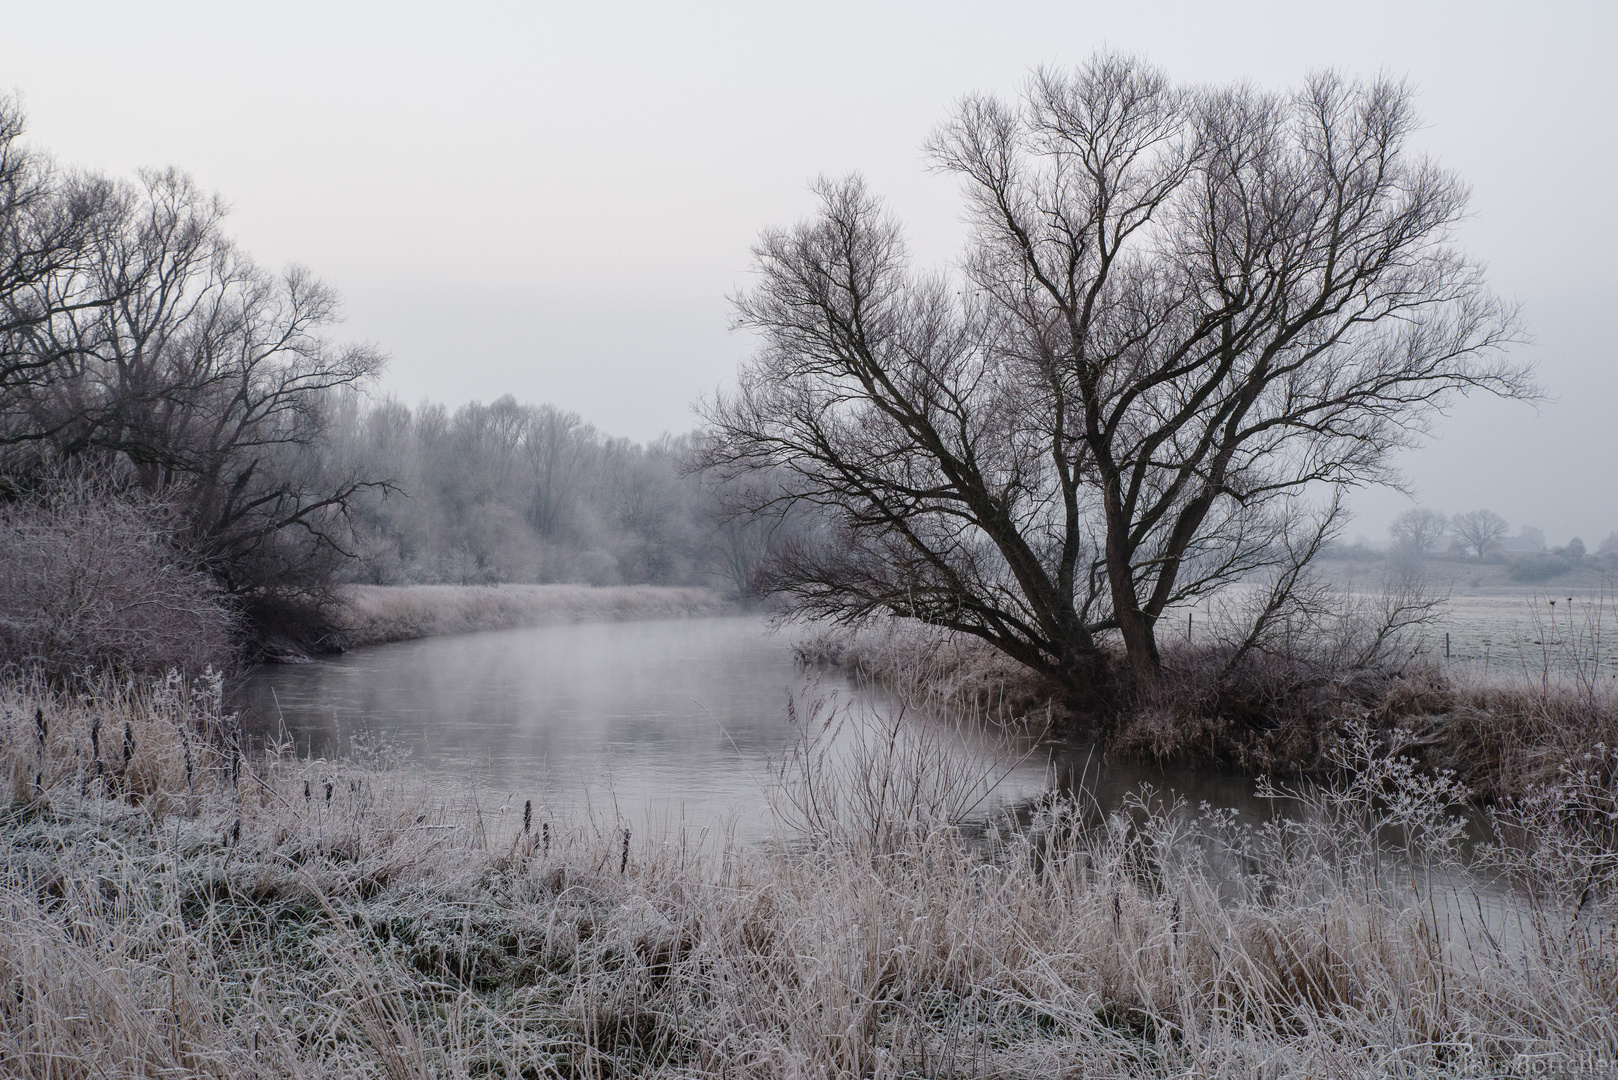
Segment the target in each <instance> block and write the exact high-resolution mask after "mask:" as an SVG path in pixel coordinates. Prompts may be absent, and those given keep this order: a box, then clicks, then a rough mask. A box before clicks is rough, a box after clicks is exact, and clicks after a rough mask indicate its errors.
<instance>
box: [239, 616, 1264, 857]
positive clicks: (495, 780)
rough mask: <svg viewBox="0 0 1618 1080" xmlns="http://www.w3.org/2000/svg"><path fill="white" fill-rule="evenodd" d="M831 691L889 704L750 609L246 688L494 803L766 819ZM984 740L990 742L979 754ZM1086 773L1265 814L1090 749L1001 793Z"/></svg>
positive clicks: (265, 675)
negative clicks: (776, 786)
mask: <svg viewBox="0 0 1618 1080" xmlns="http://www.w3.org/2000/svg"><path fill="white" fill-rule="evenodd" d="M811 680H814V681H817V682H818V687H817V688H816V689H815V690H814V691H812V692H813V693H818V694H834V695H836V698H837V699H838V700H839V701H842V702H846V703H850V704H852V705H853V706H854V707H856V708H873V709H885V708H889V707H891V703H890V702H887V701H886V700H884V699H883V698H881V697H880V696H879V695H873V694H870V693H867V692H865V691H861V690H858V689H856V688H854V687H853V686H851V685H850V684H849V683H848V682H847V681H845V680H842V679H840V678H838V677H836V676H833V675H827V674H822V675H819V676H814V675H806V674H805V673H804V672H802V671H801V670H800V669H799V668H798V667H797V665H796V663H795V662H794V660H793V656H792V650H791V646H790V642H789V641H788V639H787V638H786V637H785V636H783V635H779V634H775V633H772V632H771V631H770V630H769V629H768V627H767V626H766V625H765V623H764V622H763V620H762V619H759V618H757V617H753V616H736V617H726V618H707V619H688V620H665V621H647V622H621V623H581V624H572V625H563V626H547V627H537V628H530V629H519V630H502V631H492V632H488V633H480V634H466V635H460V636H455V637H442V638H430V639H426V640H422V641H411V642H403V643H400V644H396V645H384V646H377V647H374V648H368V649H361V650H357V651H355V652H353V653H349V654H348V655H345V656H341V657H335V658H331V659H324V660H320V661H317V662H316V663H313V664H308V665H299V666H293V667H264V668H261V669H259V670H258V671H256V672H255V673H254V674H253V676H252V677H251V678H250V680H249V682H248V686H247V688H246V691H245V692H246V696H247V705H248V707H249V711H250V714H251V715H252V717H253V723H254V724H255V726H256V733H257V734H259V735H260V736H269V735H274V734H276V733H278V732H281V731H284V733H285V735H286V736H288V737H290V738H291V739H292V740H293V741H294V742H295V743H296V745H297V748H298V750H299V751H300V752H302V753H308V754H312V755H315V756H327V757H330V756H336V755H340V754H342V753H345V752H347V751H348V750H349V748H350V747H351V746H352V742H353V737H354V736H356V735H361V736H364V737H366V738H370V739H383V740H387V741H389V742H391V743H393V744H394V745H397V746H399V747H401V748H403V749H406V750H408V751H409V752H410V756H411V760H412V761H413V762H415V763H417V764H419V765H421V766H424V767H425V768H427V769H428V770H430V771H432V772H434V773H437V774H439V775H443V776H446V777H450V778H453V779H454V780H456V781H457V782H459V783H464V784H469V785H473V786H474V787H475V789H476V790H478V791H479V792H480V793H483V794H486V795H488V796H490V797H492V798H494V799H496V800H501V799H504V798H505V797H507V796H510V797H512V798H515V799H517V800H519V801H520V800H523V799H529V798H532V799H534V800H535V803H536V805H541V806H549V807H551V808H553V809H556V810H564V809H570V808H579V807H586V808H589V809H593V810H596V811H600V812H607V813H617V814H624V815H628V816H633V817H641V816H642V815H645V814H648V813H650V814H651V815H653V816H654V817H655V818H657V819H661V820H665V821H672V820H681V819H683V820H686V821H693V822H707V821H711V820H712V819H714V818H715V817H716V816H718V817H726V818H732V817H733V818H734V819H735V820H736V822H737V825H738V827H739V828H740V829H741V831H743V832H744V833H753V834H755V835H756V834H757V833H759V832H761V831H762V830H763V828H764V821H763V819H764V818H765V816H766V809H767V802H766V797H765V785H766V778H767V774H768V768H769V763H770V761H771V760H772V759H773V760H779V759H780V757H781V756H782V755H783V754H784V753H785V752H787V750H788V749H789V748H790V747H791V746H792V745H793V743H794V741H795V739H796V737H797V735H798V732H797V731H795V730H794V728H793V725H792V722H791V721H790V720H789V719H788V711H787V708H786V704H787V700H788V697H789V695H791V694H794V693H798V694H800V695H801V694H803V693H804V691H805V687H806V684H807V683H809V682H810V681H811ZM985 752H986V751H985ZM1081 777H1082V780H1083V782H1084V783H1085V784H1087V785H1088V786H1089V787H1090V788H1091V789H1092V790H1093V791H1094V793H1095V795H1096V796H1097V798H1098V800H1099V801H1100V802H1102V803H1103V804H1116V803H1117V802H1118V801H1119V800H1121V798H1122V795H1123V793H1124V792H1126V791H1128V790H1132V789H1134V788H1135V787H1136V786H1137V785H1139V784H1140V783H1141V782H1143V781H1147V782H1151V783H1153V784H1155V785H1156V786H1157V787H1159V788H1160V789H1172V790H1174V791H1176V792H1178V793H1180V794H1182V795H1184V796H1185V797H1186V798H1187V799H1188V800H1189V801H1190V803H1191V805H1192V806H1193V807H1195V805H1196V803H1197V802H1198V801H1199V800H1208V801H1209V802H1212V803H1214V804H1216V805H1220V806H1233V805H1235V806H1241V807H1243V809H1244V810H1247V809H1252V810H1254V811H1255V812H1263V811H1262V809H1261V808H1260V807H1259V806H1258V804H1257V803H1256V802H1255V800H1253V798H1252V783H1251V781H1250V780H1246V779H1242V778H1236V777H1218V776H1207V775H1193V774H1191V773H1189V772H1175V773H1169V774H1165V773H1162V772H1159V771H1157V770H1153V769H1149V768H1148V769H1142V768H1140V767H1128V768H1120V767H1118V766H1117V765H1115V764H1104V763H1103V762H1102V761H1101V760H1100V759H1099V757H1098V756H1096V755H1094V754H1091V753H1090V752H1089V751H1088V750H1086V749H1085V748H1083V747H1076V748H1075V747H1050V748H1042V750H1041V751H1040V752H1038V753H1035V754H1032V755H1030V756H1029V757H1028V758H1027V760H1026V761H1024V763H1023V764H1022V765H1020V766H1019V767H1018V768H1016V769H1015V770H1013V771H1012V773H1011V775H1010V776H1009V777H1008V778H1007V779H1006V780H1005V782H1004V783H1003V784H1002V786H1001V789H1000V790H999V791H998V792H997V793H996V794H997V796H998V797H997V799H996V800H995V802H996V803H998V804H1001V805H1003V804H1004V803H1006V802H1008V801H1020V800H1026V799H1030V798H1032V797H1034V796H1035V795H1037V794H1038V793H1039V792H1040V791H1043V790H1045V789H1046V788H1047V787H1049V786H1050V785H1051V784H1052V783H1055V784H1056V785H1058V786H1062V787H1071V786H1074V785H1076V784H1077V783H1079V782H1080V779H1081Z"/></svg>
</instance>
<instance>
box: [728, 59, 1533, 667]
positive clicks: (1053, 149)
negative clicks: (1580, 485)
mask: <svg viewBox="0 0 1618 1080" xmlns="http://www.w3.org/2000/svg"><path fill="white" fill-rule="evenodd" d="M1415 126H1416V116H1415V113H1414V110H1413V107H1412V92H1411V91H1410V90H1409V89H1408V88H1407V87H1406V86H1404V85H1402V84H1400V83H1398V82H1395V81H1390V80H1387V79H1381V80H1378V81H1376V82H1373V83H1370V84H1359V83H1351V82H1348V81H1346V80H1344V79H1342V78H1340V77H1338V76H1336V75H1331V74H1326V75H1320V76H1316V77H1314V78H1312V79H1311V80H1310V81H1309V82H1308V83H1307V84H1306V85H1305V86H1304V87H1302V88H1301V89H1299V90H1298V91H1296V92H1294V93H1291V94H1288V95H1274V94H1266V93H1261V92H1259V91H1258V90H1256V89H1253V88H1251V87H1249V86H1246V85H1236V86H1230V87H1220V88H1212V89H1205V90H1197V91H1188V90H1184V89H1181V88H1178V87H1176V86H1174V85H1172V84H1171V83H1170V82H1169V81H1168V80H1167V79H1166V78H1165V77H1164V76H1163V75H1161V74H1160V73H1159V72H1157V71H1155V70H1153V69H1152V68H1150V67H1148V66H1146V65H1144V64H1143V63H1140V62H1138V61H1135V60H1133V59H1128V58H1124V57H1119V56H1113V55H1101V56H1098V57H1096V58H1095V59H1093V60H1092V61H1091V62H1090V63H1089V64H1087V65H1086V66H1085V67H1083V68H1082V69H1080V70H1078V71H1075V72H1071V73H1067V72H1054V71H1043V72H1040V73H1039V74H1037V75H1036V76H1035V77H1034V78H1033V80H1032V81H1031V83H1030V84H1029V86H1028V88H1027V91H1026V93H1025V94H1024V97H1023V100H1022V101H1021V102H1020V103H1018V104H1011V103H1007V102H1004V101H1001V100H998V99H994V98H987V97H971V98H968V99H966V100H965V101H964V102H963V103H962V104H961V105H960V107H959V108H958V110H957V112H956V115H955V116H954V118H953V119H952V120H951V121H950V122H948V123H947V124H945V125H944V126H943V127H942V128H941V129H940V130H939V132H938V133H937V135H936V136H935V138H934V139H933V141H932V143H931V145H930V151H931V153H932V155H933V160H934V162H935V163H936V166H937V167H938V168H939V169H941V170H943V171H946V172H949V173H952V174H954V175H957V176H959V177H960V178H961V179H962V181H963V184H964V187H965V192H966V200H967V209H968V214H969V217H970V220H971V223H972V226H973V233H972V239H971V243H970V247H969V249H968V251H967V254H966V258H965V260H964V263H963V273H962V275H961V276H960V277H950V276H948V275H942V274H919V273H916V272H915V271H913V270H912V268H911V266H910V261H909V258H908V255H907V253H906V248H905V244H904V240H903V237H902V235H901V232H900V230H899V228H898V226H897V225H896V224H895V223H894V222H893V220H892V219H891V218H890V217H889V216H888V215H887V214H886V213H885V212H884V210H883V209H882V207H881V205H880V203H879V202H878V201H877V200H876V199H875V198H874V197H873V196H872V195H871V194H870V193H869V192H868V191H867V190H866V188H865V186H864V184H863V183H862V182H861V181H860V180H858V179H857V178H854V179H848V180H843V181H836V182H831V181H823V182H821V183H820V185H819V187H818V191H819V194H820V197H821V204H822V207H821V213H820V216H819V217H818V218H817V219H815V220H812V221H809V222H805V223H803V224H800V225H798V226H796V227H794V228H792V229H789V230H772V231H769V232H766V233H765V234H764V236H763V238H762V240H761V241H760V243H759V245H758V247H757V248H756V258H757V273H758V284H757V286H756V287H755V288H754V289H752V290H751V291H749V292H747V293H745V294H743V295H741V296H740V297H738V299H737V313H738V314H737V321H738V322H739V324H740V325H742V326H744V327H748V328H751V329H753V330H755V331H757V332H758V333H759V335H760V337H761V339H762V346H761V348H760V350H759V352H758V353H757V354H756V356H755V357H754V358H753V360H751V361H750V362H749V363H747V364H746V365H744V367H743V369H742V371H741V374H740V378H739V382H738V386H737V389H736V390H735V392H734V393H731V394H727V395H722V396H721V397H719V398H718V399H717V400H715V401H714V402H712V403H711V404H710V405H709V406H708V407H707V410H706V418H707V420H708V421H709V424H710V434H709V438H708V441H707V444H706V446H705V461H706V463H707V464H708V465H710V466H711V467H713V468H716V469H722V470H750V469H779V470H781V471H782V474H783V475H787V476H790V477H791V482H790V483H789V484H788V485H787V487H786V488H785V490H783V491H781V492H780V493H779V494H776V495H773V496H771V497H770V498H768V499H765V500H761V502H760V504H759V505H758V506H757V509H759V510H761V511H762V510H766V509H769V508H770V507H771V506H773V505H774V504H775V503H776V502H778V501H779V500H782V499H785V500H790V501H794V502H802V503H808V504H811V505H813V506H815V507H817V508H820V509H822V510H824V511H825V512H827V513H828V514H829V515H831V517H832V518H833V519H834V520H835V521H836V523H837V525H838V528H837V529H836V530H835V533H834V536H835V539H834V540H833V541H830V542H823V543H819V544H813V545H807V544H800V545H795V546H794V547H793V549H792V550H790V551H789V552H787V554H786V557H784V558H782V559H779V560H777V561H776V564H775V569H774V575H773V578H772V584H773V587H774V588H775V589H777V590H779V591H781V592H783V593H785V594H787V595H789V596H791V597H792V598H794V599H795V601H796V603H797V604H798V606H799V609H800V610H802V611H804V612H806V613H809V614H814V615H819V616H825V617H830V618H833V619H838V620H859V619H862V618H865V617H867V616H871V615H874V614H877V613H891V614H895V615H899V616H902V617H911V618H917V619H921V620H924V621H926V622H930V623H934V624H937V625H940V626H945V627H949V628H952V629H954V630H957V631H960V632H963V633H968V634H972V635H976V636H978V637H980V638H983V639H984V640H986V641H988V642H990V643H992V644H993V645H994V646H996V647H997V648H999V649H1001V650H1003V651H1004V652H1005V653H1007V654H1008V655H1010V656H1012V657H1014V658H1015V659H1017V660H1019V661H1021V662H1023V663H1024V664H1027V665H1028V666H1030V667H1032V668H1034V669H1035V670H1038V671H1040V672H1043V673H1045V674H1046V675H1048V676H1050V677H1052V678H1053V679H1055V680H1057V681H1058V682H1059V683H1060V684H1062V685H1064V686H1066V687H1067V688H1068V689H1069V691H1071V692H1072V693H1073V694H1074V695H1075V696H1076V697H1078V698H1083V697H1084V696H1087V695H1088V694H1090V693H1093V692H1094V691H1095V689H1096V688H1097V686H1098V685H1099V683H1100V680H1101V679H1102V678H1103V673H1104V669H1105V639H1106V636H1108V635H1117V637H1118V638H1121V640H1122V643H1123V646H1124V650H1125V652H1126V654H1127V657H1128V662H1129V668H1130V671H1131V674H1132V676H1133V679H1134V681H1135V682H1136V683H1137V684H1140V685H1150V684H1152V683H1154V682H1156V681H1157V680H1158V679H1159V678H1160V673H1161V660H1160V657H1159V654H1158V649H1157V643H1156V638H1155V626H1156V623H1157V620H1158V619H1159V618H1160V617H1161V616H1162V615H1163V613H1164V611H1165V610H1166V609H1167V608H1168V607H1169V606H1170V605H1172V604H1175V603H1177V602H1181V601H1185V600H1187V599H1190V598H1193V597H1196V596H1199V595H1202V594H1205V593H1207V592H1209V591H1211V590H1213V589H1216V588H1218V587H1219V586H1220V585H1221V584H1223V583H1225V582H1228V581H1230V580H1232V579H1233V578H1235V577H1238V576H1241V575H1246V574H1249V573H1251V572H1254V571H1256V570H1259V569H1261V568H1263V567H1266V566H1268V565H1271V564H1272V563H1276V562H1281V563H1285V561H1286V559H1287V555H1286V553H1287V552H1288V550H1289V544H1288V543H1287V539H1286V537H1287V534H1286V522H1287V521H1288V519H1289V518H1291V517H1293V516H1295V515H1296V514H1297V513H1299V512H1300V507H1301V504H1302V502H1303V500H1304V499H1305V496H1306V494H1307V493H1308V492H1311V491H1313V490H1316V489H1318V488H1320V487H1325V488H1333V487H1335V488H1342V487H1345V486H1350V485H1356V484H1364V483H1373V482H1383V481H1390V480H1394V479H1396V478H1395V476H1394V474H1393V473H1392V471H1391V469H1390V466H1389V464H1388V461H1389V455H1390V452H1391V451H1393V450H1395V449H1397V448H1399V447H1402V446H1406V445H1409V444H1410V443H1412V442H1413V441H1414V440H1415V439H1416V438H1417V437H1418V436H1419V434H1420V433H1421V432H1422V431H1423V430H1424V425H1425V424H1427V423H1428V422H1429V421H1430V420H1431V418H1432V417H1433V416H1434V415H1435V412H1436V409H1437V408H1438V407H1439V406H1441V404H1442V403H1443V402H1445V401H1446V400H1448V399H1449V398H1450V397H1451V396H1452V395H1454V394H1456V393H1464V392H1467V391H1471V390H1477V389H1481V390H1486V391H1491V392H1494V393H1497V394H1503V395H1507V396H1521V395H1526V394H1530V393H1532V386H1531V383H1530V381H1529V377H1528V373H1527V371H1526V370H1525V369H1524V368H1522V367H1518V366H1513V365H1512V364H1510V363H1508V362H1506V361H1505V360H1504V359H1503V358H1502V356H1501V352H1500V350H1501V347H1502V346H1503V345H1505V344H1506V343H1508V342H1509V341H1511V340H1512V339H1513V337H1514V335H1515V333H1516V330H1515V326H1516V321H1515V317H1514V313H1513V312H1512V311H1511V310H1510V309H1509V308H1507V307H1505V306H1503V305H1502V304H1501V303H1499V302H1498V301H1497V300H1495V299H1494V297H1493V296H1492V295H1491V294H1490V293H1489V292H1488V291H1487V289H1486V286H1485V284H1484V281H1483V277H1482V274H1481V271H1480V269H1479V267H1478V266H1477V265H1476V264H1475V263H1473V262H1472V261H1470V260H1468V259H1467V258H1466V257H1465V256H1464V255H1462V254H1461V253H1459V252H1458V251H1456V250H1455V249H1454V248H1453V247H1452V246H1451V244H1450V234H1451V231H1452V228H1453V226H1454V225H1455V223H1456V222H1457V221H1459V220H1460V218H1461V216H1462V214H1463V213H1464V210H1465V206H1466V189H1465V186H1464V185H1463V184H1462V183H1461V182H1460V181H1459V180H1458V179H1457V178H1455V177H1454V176H1452V175H1450V174H1448V173H1446V172H1444V171H1443V170H1441V169H1439V168H1437V167H1436V166H1434V165H1432V164H1430V163H1429V162H1427V161H1425V160H1424V159H1422V158H1420V157H1417V156H1414V155H1413V154H1412V153H1411V152H1410V151H1409V149H1408V146H1407V144H1408V141H1409V137H1410V135H1411V133H1412V131H1413V130H1414V129H1415Z"/></svg>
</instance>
